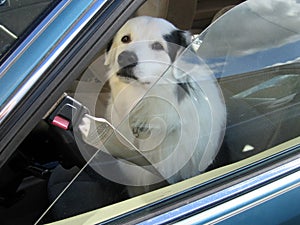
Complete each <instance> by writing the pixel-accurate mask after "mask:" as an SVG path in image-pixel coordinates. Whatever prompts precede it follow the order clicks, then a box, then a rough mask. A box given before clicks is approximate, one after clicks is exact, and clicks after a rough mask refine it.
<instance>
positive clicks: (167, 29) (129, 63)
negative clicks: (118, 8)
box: [105, 16, 191, 84]
mask: <svg viewBox="0 0 300 225" xmlns="http://www.w3.org/2000/svg"><path fill="white" fill-rule="evenodd" d="M190 42H191V36H190V34H189V33H188V32H186V31H182V30H179V29H177V28H176V27H175V26H174V25H172V24H171V23H169V22H168V21H166V20H164V19H160V18H153V17H147V16H141V17H136V18H133V19H130V20H128V21H127V23H126V24H125V25H124V26H123V27H122V28H121V29H120V30H119V31H118V32H117V34H116V35H115V37H114V38H113V40H112V42H111V43H110V44H109V46H108V48H107V53H106V60H105V64H106V65H108V66H109V67H110V70H111V72H112V74H114V75H116V76H117V77H118V79H119V80H120V81H121V82H125V83H128V82H129V81H131V80H134V81H137V82H139V83H142V84H152V83H153V82H155V80H157V78H158V77H160V76H162V75H163V73H164V72H165V71H166V70H167V69H168V68H169V66H170V65H171V64H172V62H174V60H175V59H176V57H177V55H178V54H179V53H180V52H182V50H183V49H184V48H185V47H187V46H188V45H189V44H190Z"/></svg>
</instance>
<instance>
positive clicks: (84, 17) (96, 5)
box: [0, 0, 107, 124]
mask: <svg viewBox="0 0 300 225" xmlns="http://www.w3.org/2000/svg"><path fill="white" fill-rule="evenodd" d="M105 2H107V0H101V1H100V0H98V1H95V0H94V1H92V2H91V3H90V4H89V5H88V4H87V5H88V7H87V8H86V9H85V10H83V11H84V12H83V14H81V16H80V18H79V20H77V21H76V22H74V23H73V24H72V26H71V28H69V29H71V30H69V31H68V30H67V32H66V33H67V34H64V37H63V39H61V40H59V42H58V43H57V44H56V46H55V48H54V49H52V50H51V51H50V52H49V53H48V55H47V57H46V58H44V59H42V61H41V62H40V63H39V66H38V67H37V68H35V69H34V71H33V72H31V74H32V75H31V76H30V78H29V79H28V80H27V82H25V83H24V84H23V85H22V87H20V88H19V90H18V92H17V93H16V94H15V95H14V96H13V98H11V99H10V100H9V101H8V102H7V103H6V104H4V107H3V108H2V110H1V111H0V124H1V123H2V122H3V121H4V120H5V118H6V117H7V115H8V114H9V113H10V112H11V111H12V110H13V109H14V108H15V106H16V105H17V104H18V102H19V101H20V100H21V99H22V98H23V97H24V96H25V94H26V93H27V92H28V91H29V90H30V89H31V88H32V86H33V85H34V84H35V82H36V81H37V80H38V79H39V78H40V77H41V76H42V75H43V73H44V72H45V71H46V70H47V68H49V66H50V65H51V64H52V63H53V62H54V61H55V59H56V58H57V57H58V56H59V55H60V54H61V53H62V51H63V50H64V49H65V48H66V47H67V46H68V45H69V44H70V43H71V41H72V40H73V39H74V38H75V36H76V35H78V34H79V32H80V31H81V30H82V28H83V27H84V26H85V25H86V24H87V23H88V22H89V21H90V20H91V18H92V17H93V16H94V15H95V14H96V13H97V12H98V10H99V9H100V8H101V7H102V6H103V5H104V3H105ZM71 3H72V1H70V0H66V1H63V2H62V3H61V4H62V5H61V4H59V5H58V6H57V7H55V10H54V11H53V12H52V13H51V14H50V15H49V16H47V17H46V19H45V20H44V21H43V22H42V23H41V24H40V25H39V26H38V27H37V28H36V29H35V32H33V33H32V34H31V35H30V36H29V37H28V38H27V39H26V40H25V42H24V43H23V44H22V45H21V46H20V47H19V48H18V49H17V50H16V51H15V52H14V53H13V54H12V55H11V56H10V57H9V59H8V60H7V61H6V62H5V63H4V64H3V65H2V66H1V67H0V77H2V76H3V75H4V74H5V73H6V72H7V71H9V70H10V69H11V67H12V65H13V64H14V63H15V62H16V61H17V60H18V59H19V58H20V57H22V56H23V54H24V52H26V50H28V48H29V47H30V46H31V45H32V43H33V42H34V41H35V40H37V39H38V38H39V37H40V35H41V34H42V33H43V31H45V30H46V29H47V28H48V27H49V25H50V24H51V23H52V22H53V21H54V20H55V19H56V18H57V17H58V16H59V15H60V14H61V11H62V10H63V9H65V8H66V7H67V6H69V5H70V4H71ZM51 15H52V16H53V18H52V17H51ZM44 54H46V53H44Z"/></svg>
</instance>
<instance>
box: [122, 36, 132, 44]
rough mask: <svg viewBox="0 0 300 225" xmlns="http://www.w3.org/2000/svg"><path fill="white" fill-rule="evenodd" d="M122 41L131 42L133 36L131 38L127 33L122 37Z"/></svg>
mask: <svg viewBox="0 0 300 225" xmlns="http://www.w3.org/2000/svg"><path fill="white" fill-rule="evenodd" d="M121 41H122V42H123V43H129V42H131V38H130V36H129V35H125V36H123V37H122V38H121Z"/></svg>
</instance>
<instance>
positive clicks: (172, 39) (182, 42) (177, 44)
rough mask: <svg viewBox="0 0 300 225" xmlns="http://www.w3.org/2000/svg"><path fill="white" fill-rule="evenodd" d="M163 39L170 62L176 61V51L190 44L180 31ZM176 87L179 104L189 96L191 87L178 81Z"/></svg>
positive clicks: (184, 82)
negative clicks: (166, 45)
mask: <svg viewBox="0 0 300 225" xmlns="http://www.w3.org/2000/svg"><path fill="white" fill-rule="evenodd" d="M164 39H165V40H166V41H167V42H168V52H169V56H170V59H171V61H172V62H174V61H175V60H176V56H177V53H178V51H179V50H181V49H183V48H187V47H188V46H189V44H190V43H189V41H188V40H187V39H186V34H185V31H182V30H174V31H172V32H171V33H170V34H166V35H164ZM177 85H178V87H177V90H176V94H177V100H178V102H181V101H182V100H183V99H184V98H185V97H186V96H187V95H190V89H191V88H192V87H191V85H190V84H189V83H188V82H187V81H178V83H177Z"/></svg>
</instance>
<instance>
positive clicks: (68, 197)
mask: <svg viewBox="0 0 300 225" xmlns="http://www.w3.org/2000/svg"><path fill="white" fill-rule="evenodd" d="M154 2H155V1H154ZM195 2H197V4H196V5H194V4H195ZM217 2H218V1H215V2H213V3H212V2H211V1H210V3H211V4H217ZM151 3H153V2H151ZM192 3H193V4H192V5H193V7H192V9H193V10H195V11H189V12H191V14H192V13H193V15H195V17H194V18H196V17H197V15H202V14H201V13H203V11H201V10H202V9H201V7H204V6H205V5H203V4H201V2H200V1H193V2H192ZM206 3H207V4H208V2H206ZM238 3H240V2H238ZM142 4H143V1H90V2H89V3H86V2H75V1H62V2H61V3H60V4H59V5H58V7H56V8H55V9H54V11H52V13H53V14H50V15H51V16H50V17H49V18H46V20H44V22H45V23H44V24H43V22H42V23H41V24H42V25H43V26H42V27H39V32H38V33H33V36H32V37H31V38H32V39H29V40H28V42H25V43H26V45H25V46H26V48H25V46H22V45H20V46H21V47H20V48H21V49H22V51H21V49H20V51H19V52H18V50H19V49H18V48H17V49H16V51H15V52H12V53H11V56H9V57H8V58H7V59H6V60H5V61H3V64H2V65H3V66H2V67H1V68H2V70H1V71H2V72H1V78H2V79H3V78H7V82H8V83H2V81H3V80H1V83H0V86H1V85H3V86H2V87H4V86H5V85H6V87H10V89H9V91H5V92H4V91H3V92H4V93H2V92H1V90H3V89H0V93H1V96H4V97H3V98H2V101H3V102H1V113H0V123H1V133H0V146H1V155H0V157H1V158H0V159H1V161H0V162H1V167H2V168H4V167H7V166H8V167H9V168H10V170H9V171H11V170H12V169H16V168H17V169H19V167H16V165H15V164H14V167H10V165H11V162H12V160H11V159H12V158H11V157H12V156H15V150H16V149H17V151H16V152H18V153H20V152H21V153H22V154H24V153H25V152H26V151H24V150H21V149H19V148H18V146H19V145H20V144H21V146H22V144H24V142H26V143H25V146H26V147H27V146H30V144H32V143H34V141H36V140H37V139H36V138H34V139H33V141H32V139H29V141H28V139H27V138H25V137H26V136H27V135H28V136H29V137H30V136H31V134H32V133H30V132H31V131H32V130H34V127H35V128H36V127H37V125H38V124H39V122H40V121H43V122H44V121H46V123H47V127H50V130H51V135H53V136H54V138H52V139H51V143H52V141H54V143H55V144H53V145H51V149H52V150H53V151H54V150H58V152H59V154H55V157H57V158H55V160H52V159H51V160H49V161H47V163H48V162H51V163H53V161H54V164H51V166H50V167H49V165H48V164H47V165H46V166H47V167H45V164H46V163H45V164H44V165H43V167H42V171H41V172H42V173H44V172H45V168H46V169H48V170H50V174H49V176H50V178H49V177H44V178H43V179H44V180H45V185H46V186H47V187H46V188H45V190H46V192H47V193H46V194H47V195H48V196H47V200H48V201H49V202H48V204H47V206H44V207H43V208H42V211H39V215H38V216H36V217H35V218H34V222H35V223H36V224H39V223H50V222H51V223H53V224H83V223H85V224H170V223H171V224H172V223H174V224H176V223H179V224H180V223H181V224H206V223H207V224H216V223H220V224H235V223H242V224H244V223H245V224H251V223H252V222H253V221H254V222H255V224H274V223H275V224H284V223H287V224H288V223H290V224H292V223H294V222H295V221H297V219H298V218H299V214H300V213H299V210H298V209H297V206H298V204H297V203H298V197H297V196H298V191H299V188H298V186H299V127H300V126H298V125H299V121H300V120H299V113H298V111H299V110H298V109H299V91H298V90H299V70H298V67H299V66H298V57H299V51H298V48H297V46H298V42H299V32H298V30H297V29H298V27H297V24H298V23H297V21H298V16H297V15H298V12H299V9H298V7H299V3H298V2H294V1H289V2H286V1H281V0H278V1H266V2H261V1H258V0H252V1H245V2H244V3H241V4H239V5H237V6H235V7H234V8H232V5H231V4H237V2H236V1H228V2H227V3H226V4H227V6H230V7H229V8H232V9H231V10H229V11H228V12H227V13H226V14H224V15H222V16H221V17H219V18H218V19H217V20H215V21H213V23H212V24H211V25H210V26H209V27H208V28H207V29H206V30H204V31H203V32H202V33H200V34H199V29H197V30H195V31H194V35H195V36H194V41H193V43H192V44H191V45H190V46H188V49H189V50H190V52H193V54H196V55H197V56H198V57H200V58H201V59H202V60H203V62H204V64H205V68H209V70H210V71H212V72H213V74H214V76H215V77H216V80H217V81H218V84H219V86H220V88H221V90H222V93H223V95H224V99H225V103H226V107H227V126H226V130H225V138H224V140H223V141H222V146H221V148H220V151H219V154H218V155H217V156H216V158H215V160H214V163H213V164H212V165H211V167H210V168H208V169H207V171H205V172H204V173H202V174H199V175H197V176H195V177H193V178H190V179H187V180H184V181H181V182H179V183H176V184H172V185H168V186H165V187H162V188H158V189H157V190H154V191H151V192H148V193H145V194H142V195H140V196H136V197H134V198H128V196H123V195H122V194H123V192H124V187H123V185H124V184H121V185H120V186H119V184H115V183H114V182H113V183H112V182H111V181H110V180H109V179H103V174H101V173H99V171H97V170H95V169H94V168H95V165H96V166H97V165H99V164H101V165H107V164H109V163H110V162H111V158H114V157H108V158H106V156H104V155H102V153H101V151H99V149H97V148H96V150H95V148H93V147H95V146H91V145H90V144H91V143H85V142H84V141H83V142H82V140H78V138H77V140H75V141H74V133H72V132H70V129H69V128H67V129H64V127H65V125H66V123H65V122H66V120H63V121H62V122H63V124H62V125H58V126H57V123H56V122H57V121H55V123H54V124H53V123H52V122H53V118H55V116H57V115H58V116H62V115H65V114H63V113H64V112H62V111H63V110H61V109H64V106H68V107H69V106H70V105H71V106H72V107H71V108H72V109H75V111H78V112H79V111H80V112H82V111H84V112H85V113H87V112H88V111H89V113H91V112H92V113H94V114H92V116H93V117H96V116H97V115H96V112H95V111H94V109H95V108H96V107H95V106H96V105H97V104H98V102H96V103H95V101H96V99H98V95H99V90H97V88H99V86H100V87H101V88H102V89H103V91H104V92H101V94H103V96H104V97H105V94H107V93H108V92H109V88H108V89H105V88H106V86H104V85H102V83H101V80H100V81H99V77H97V75H99V74H100V75H103V74H104V72H105V69H103V68H104V67H103V58H104V57H105V48H106V45H107V44H108V43H109V41H110V40H111V38H112V37H113V35H114V34H115V33H116V31H117V30H118V29H119V28H120V27H121V26H122V25H123V24H124V22H125V21H126V20H127V19H128V18H129V17H131V16H134V15H136V14H137V12H136V10H137V9H138V8H139V7H140V6H141V5H142ZM174 4H175V3H174ZM154 5H155V4H154ZM208 5H209V4H208ZM180 6H181V7H182V5H180ZM222 6H223V5H222ZM197 7H198V8H197ZM211 7H212V5H211ZM212 8H213V7H212ZM183 10H191V8H188V9H183ZM197 10H199V11H197ZM225 11H227V7H226V10H225ZM143 12H144V11H143ZM179 12H180V11H178V13H179ZM185 13H186V12H185ZM173 15H174V14H173ZM180 16H181V15H178V17H179V18H180ZM171 18H172V17H171ZM175 18H176V15H175ZM287 18H288V19H287ZM47 19H48V20H47ZM173 19H174V18H173ZM285 19H286V20H285ZM173 21H174V22H175V23H176V20H175V19H174V20H173ZM285 21H287V22H285ZM178 24H180V22H178ZM190 26H191V27H190V28H196V27H197V21H194V24H193V25H190ZM29 37H30V36H29ZM22 47H24V48H22ZM17 53H18V54H17ZM14 54H16V55H14ZM184 56H185V55H184V54H183V56H182V57H183V58H184ZM24 63H26V64H24ZM99 65H101V66H99ZM15 74H20V77H18V79H16V76H15ZM162 77H164V75H162ZM4 80H6V79H4ZM9 82H10V83H9ZM7 84H9V85H8V86H7ZM74 86H75V88H74ZM155 87H156V86H155V85H154V86H153V88H155ZM7 90H8V89H7ZM20 90H22V91H21V92H20ZM74 90H75V92H74ZM65 94H67V95H68V97H67V98H65V97H66V95H65ZM144 98H145V99H146V98H147V94H146V95H145V96H144ZM62 99H63V100H62ZM65 99H67V100H65ZM61 103H63V104H61ZM93 107H95V108H93ZM56 109H58V110H56ZM98 109H99V108H98ZM101 109H103V108H101V107H100V111H101ZM85 110H86V111H85ZM71 111H72V110H71ZM57 112H58V113H57ZM72 115H74V114H72ZM51 116H54V117H51ZM49 118H50V120H49ZM51 118H52V119H51ZM62 118H63V119H70V118H68V116H65V117H63V116H62ZM210 119H211V118H210ZM95 120H96V121H99V120H97V119H95ZM49 121H50V122H49ZM68 122H70V124H71V125H72V126H74V127H75V126H76V125H78V124H77V122H78V121H73V120H72V118H71V119H70V120H68ZM49 123H50V124H49ZM67 126H68V125H67ZM62 128H63V129H62ZM191 129H192V128H191ZM75 139H76V134H75ZM23 140H25V141H23ZM49 140H50V139H48V138H47V141H49ZM22 141H23V142H22ZM108 141H109V140H108ZM74 143H75V146H74ZM42 146H44V145H42ZM96 147H97V146H96ZM56 148H57V149H56ZM82 150H83V151H84V153H88V158H84V157H82V156H83V154H84V153H83V151H82ZM50 151H51V150H50ZM37 152H39V151H37ZM45 152H46V151H44V152H43V154H45ZM61 155H63V156H61ZM30 156H31V157H33V156H34V157H35V155H30ZM36 158H37V157H35V159H36ZM114 160H115V158H114ZM17 162H20V161H17ZM36 162H39V163H41V160H37V161H36ZM36 162H35V163H36ZM113 162H115V161H113ZM31 166H32V165H31ZM35 166H36V165H35ZM31 168H32V167H31ZM34 168H35V169H36V168H37V167H34ZM74 168H75V169H74ZM108 168H112V167H108ZM22 170H23V167H22ZM6 171H7V170H1V172H2V174H5V172H6ZM108 172H111V174H114V175H115V174H116V171H113V170H111V171H108ZM37 174H38V175H40V172H36V175H37ZM31 175H32V174H31ZM99 175H100V176H99ZM1 177H3V176H1ZM6 177H8V176H6ZM104 177H105V176H104ZM105 178H107V177H105ZM9 187H11V186H9ZM45 190H44V191H45ZM99 190H100V191H99ZM116 196H117V197H119V199H117V200H116V199H113V198H114V197H116ZM117 197H116V198H117ZM111 199H112V201H110V200H111ZM290 205H292V206H293V207H292V209H291V210H281V209H280V207H288V206H290ZM23 209H24V208H23ZM2 212H7V211H5V210H3V211H2ZM270 212H276V213H273V214H272V213H270ZM2 215H3V214H2ZM4 218H5V217H4ZM252 224H253V223H252Z"/></svg>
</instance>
